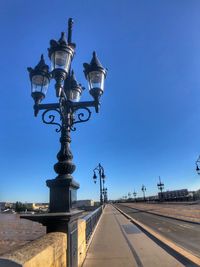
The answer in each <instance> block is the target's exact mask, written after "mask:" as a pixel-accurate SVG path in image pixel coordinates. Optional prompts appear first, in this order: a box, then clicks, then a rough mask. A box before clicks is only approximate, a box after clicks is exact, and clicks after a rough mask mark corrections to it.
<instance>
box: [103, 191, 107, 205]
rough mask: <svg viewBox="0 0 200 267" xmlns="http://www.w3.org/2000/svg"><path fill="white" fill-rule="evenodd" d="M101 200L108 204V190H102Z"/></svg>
mask: <svg viewBox="0 0 200 267" xmlns="http://www.w3.org/2000/svg"><path fill="white" fill-rule="evenodd" d="M103 200H104V203H107V202H108V189H107V188H106V187H105V188H103Z"/></svg>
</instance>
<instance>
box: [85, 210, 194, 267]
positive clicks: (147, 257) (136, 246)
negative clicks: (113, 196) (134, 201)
mask: <svg viewBox="0 0 200 267" xmlns="http://www.w3.org/2000/svg"><path fill="white" fill-rule="evenodd" d="M100 266H101V267H102V266H104V267H156V266H157V267H160V266H162V267H181V266H194V265H186V264H184V262H183V261H181V260H179V259H178V258H177V257H176V258H175V257H173V256H172V255H170V254H169V253H168V252H166V251H165V250H164V249H163V248H161V247H160V246H159V245H157V244H156V243H155V242H154V241H152V239H150V238H149V237H148V236H147V235H145V234H144V233H143V232H142V231H141V230H140V229H139V228H138V227H137V226H135V225H134V224H133V223H131V222H130V220H128V219H127V218H126V217H125V216H123V215H122V214H121V213H120V212H119V211H118V210H116V209H115V208H114V207H113V206H111V205H106V207H105V209H104V212H103V215H102V217H101V219H100V221H99V224H98V227H97V229H96V232H95V234H94V236H93V239H92V241H91V243H90V246H89V248H88V251H87V255H86V259H85V261H84V264H83V267H100Z"/></svg>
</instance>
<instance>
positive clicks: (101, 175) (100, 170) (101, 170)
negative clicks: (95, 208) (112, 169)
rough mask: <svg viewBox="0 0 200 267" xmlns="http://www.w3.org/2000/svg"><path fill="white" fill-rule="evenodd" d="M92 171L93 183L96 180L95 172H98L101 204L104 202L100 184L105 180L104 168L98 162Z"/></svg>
mask: <svg viewBox="0 0 200 267" xmlns="http://www.w3.org/2000/svg"><path fill="white" fill-rule="evenodd" d="M93 172H94V175H93V180H94V183H95V184H96V181H97V175H96V172H98V174H99V186H100V204H101V205H102V204H103V203H104V198H103V195H104V193H103V186H102V184H104V182H105V178H106V176H105V172H104V168H103V166H101V164H100V163H99V164H98V165H97V167H96V168H94V170H93Z"/></svg>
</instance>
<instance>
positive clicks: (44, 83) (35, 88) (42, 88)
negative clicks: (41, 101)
mask: <svg viewBox="0 0 200 267" xmlns="http://www.w3.org/2000/svg"><path fill="white" fill-rule="evenodd" d="M48 86H49V79H48V78H47V77H45V76H43V75H34V76H33V77H32V93H34V92H42V93H43V94H45V95H46V93H47V89H48Z"/></svg>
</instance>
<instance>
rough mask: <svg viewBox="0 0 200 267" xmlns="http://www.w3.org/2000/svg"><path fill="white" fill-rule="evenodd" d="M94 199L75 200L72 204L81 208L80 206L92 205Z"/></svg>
mask: <svg viewBox="0 0 200 267" xmlns="http://www.w3.org/2000/svg"><path fill="white" fill-rule="evenodd" d="M93 206H94V200H91V199H86V200H77V201H76V203H75V204H74V207H76V208H81V207H93Z"/></svg>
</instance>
